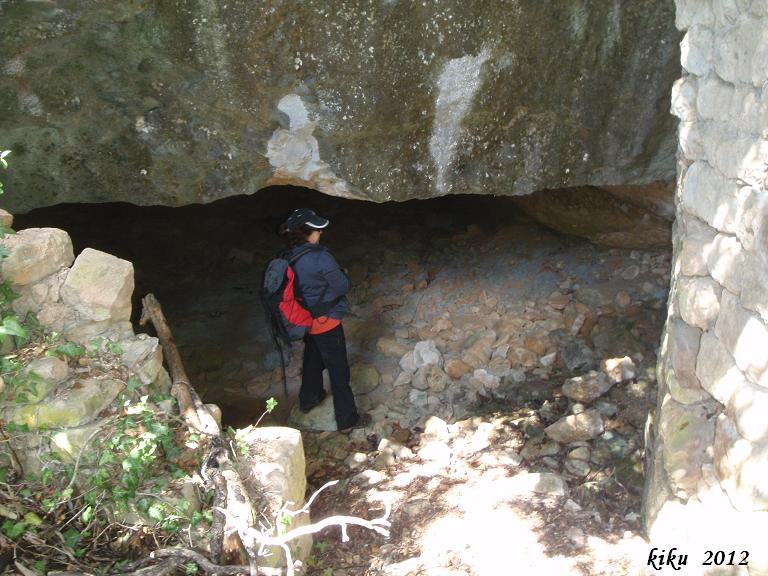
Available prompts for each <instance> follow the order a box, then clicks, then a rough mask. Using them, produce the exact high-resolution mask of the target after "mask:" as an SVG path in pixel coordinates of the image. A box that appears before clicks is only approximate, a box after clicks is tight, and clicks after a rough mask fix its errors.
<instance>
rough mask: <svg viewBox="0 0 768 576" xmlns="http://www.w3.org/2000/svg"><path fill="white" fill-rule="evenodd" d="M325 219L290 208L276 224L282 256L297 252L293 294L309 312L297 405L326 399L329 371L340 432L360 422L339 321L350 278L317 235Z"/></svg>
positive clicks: (309, 405) (307, 405)
mask: <svg viewBox="0 0 768 576" xmlns="http://www.w3.org/2000/svg"><path fill="white" fill-rule="evenodd" d="M329 223H330V221H329V220H328V219H327V218H323V217H321V216H319V215H318V214H316V213H315V212H314V210H311V209H309V208H298V209H296V210H294V211H293V212H292V213H291V215H290V216H289V217H288V219H287V220H286V221H285V222H284V223H283V224H282V225H281V226H280V230H279V234H280V236H281V237H282V238H283V239H284V240H285V241H286V243H287V244H288V248H289V251H288V254H287V255H286V259H288V260H290V259H291V258H293V257H295V256H296V255H298V254H299V253H303V255H301V256H299V258H298V259H297V260H295V261H294V262H293V263H292V265H291V266H292V267H293V270H294V273H295V274H296V280H295V282H296V284H295V286H296V288H295V293H296V295H297V297H300V298H301V301H302V305H303V306H304V307H305V308H306V309H307V310H309V312H310V314H311V315H312V325H311V326H310V328H309V330H308V332H307V335H306V336H305V337H304V359H303V362H302V375H301V388H300V389H299V409H300V410H301V411H302V412H305V413H306V412H309V411H310V410H312V408H314V407H315V406H317V405H318V404H320V402H322V401H323V399H324V398H325V389H324V388H323V369H327V370H328V375H329V376H330V380H331V394H332V395H333V409H334V415H335V417H336V426H337V427H338V429H339V431H341V432H344V433H346V432H349V431H350V430H352V429H353V428H356V427H359V426H361V425H364V424H365V423H366V421H364V419H363V418H361V416H360V414H359V413H358V410H357V405H356V403H355V395H354V393H353V392H352V388H351V387H350V385H349V362H348V360H347V344H346V340H345V338H344V328H343V326H342V319H343V318H344V315H345V314H346V313H347V312H348V311H349V304H348V302H347V298H346V294H347V293H348V292H349V290H350V289H351V288H352V282H351V280H350V279H349V276H348V275H347V274H346V272H345V271H344V270H342V268H341V267H340V266H339V264H338V262H336V259H335V258H334V257H333V255H332V254H331V252H330V251H329V250H328V248H326V247H325V246H322V245H320V237H321V235H322V233H323V230H325V228H326V227H327V226H328V224H329Z"/></svg>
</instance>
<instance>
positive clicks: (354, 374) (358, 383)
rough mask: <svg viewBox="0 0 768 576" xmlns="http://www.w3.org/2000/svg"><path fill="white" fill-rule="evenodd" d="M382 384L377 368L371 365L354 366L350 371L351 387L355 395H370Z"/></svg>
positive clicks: (360, 364)
mask: <svg viewBox="0 0 768 576" xmlns="http://www.w3.org/2000/svg"><path fill="white" fill-rule="evenodd" d="M380 382H381V376H380V375H379V372H378V370H376V367H375V366H373V365H371V364H363V363H358V364H353V365H352V366H351V367H350V369H349V385H350V386H351V387H352V390H353V391H354V392H355V394H369V393H370V392H373V391H374V390H375V389H376V388H377V387H378V386H379V383H380Z"/></svg>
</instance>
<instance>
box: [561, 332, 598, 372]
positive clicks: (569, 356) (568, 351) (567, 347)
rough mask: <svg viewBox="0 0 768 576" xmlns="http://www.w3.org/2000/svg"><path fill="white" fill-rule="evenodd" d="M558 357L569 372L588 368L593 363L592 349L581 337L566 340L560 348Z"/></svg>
mask: <svg viewBox="0 0 768 576" xmlns="http://www.w3.org/2000/svg"><path fill="white" fill-rule="evenodd" d="M560 357H561V358H562V359H563V363H564V364H565V366H566V367H567V368H568V370H570V371H571V372H574V371H576V370H589V369H590V368H592V366H594V364H595V355H594V353H593V352H592V349H591V348H590V347H589V346H587V344H586V343H585V342H584V341H583V340H581V339H578V338H576V339H573V340H568V341H567V342H566V343H565V344H564V345H563V346H562V347H561V348H560Z"/></svg>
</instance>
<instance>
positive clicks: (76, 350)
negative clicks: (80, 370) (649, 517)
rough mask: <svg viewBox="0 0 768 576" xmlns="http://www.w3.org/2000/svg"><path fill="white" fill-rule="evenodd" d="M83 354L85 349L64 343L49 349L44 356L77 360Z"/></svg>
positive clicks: (71, 343) (72, 343)
mask: <svg viewBox="0 0 768 576" xmlns="http://www.w3.org/2000/svg"><path fill="white" fill-rule="evenodd" d="M84 354H85V347H84V346H80V345H79V344H75V343H74V342H64V343H63V344H58V345H56V346H54V347H52V348H50V349H49V350H48V351H47V352H46V355H48V356H59V357H61V356H64V357H66V358H79V357H80V356H83V355H84Z"/></svg>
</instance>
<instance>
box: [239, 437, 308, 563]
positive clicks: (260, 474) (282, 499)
mask: <svg viewBox="0 0 768 576" xmlns="http://www.w3.org/2000/svg"><path fill="white" fill-rule="evenodd" d="M240 432H241V436H242V438H243V441H244V443H245V444H247V446H248V455H247V457H244V458H238V460H237V471H238V472H239V474H240V478H242V479H243V482H244V484H245V488H246V490H247V491H248V493H249V494H251V495H252V497H253V495H255V494H262V495H263V501H261V502H254V504H255V505H256V506H257V509H258V510H259V513H260V514H263V515H264V516H266V517H267V518H269V519H270V520H271V521H272V522H274V523H275V525H276V526H277V533H278V534H280V533H283V532H287V531H288V530H293V529H296V528H301V527H302V526H306V525H308V524H309V523H310V518H309V514H299V515H297V516H294V517H293V518H292V521H291V523H290V525H288V526H282V525H281V524H280V521H279V513H280V510H281V509H282V508H283V506H285V507H286V508H287V509H288V510H293V511H296V510H299V509H300V508H301V507H302V506H303V504H304V496H305V493H306V490H307V480H306V462H305V459H304V446H303V443H302V440H301V433H300V432H299V431H298V430H294V429H292V428H285V427H282V426H267V427H258V428H257V427H250V426H249V427H248V428H245V429H244V430H241V431H240ZM275 519H277V521H275ZM288 545H289V546H290V549H291V555H292V557H293V559H294V560H304V559H305V558H306V557H307V556H308V555H309V553H310V551H311V548H312V536H311V535H304V536H301V537H299V538H297V539H295V540H292V541H291V542H290V543H289V544H288ZM270 552H271V554H270V555H269V556H266V557H264V556H262V558H264V560H260V562H264V565H267V566H272V567H278V566H285V556H284V553H283V551H282V549H281V548H280V547H278V546H274V547H270Z"/></svg>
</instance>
